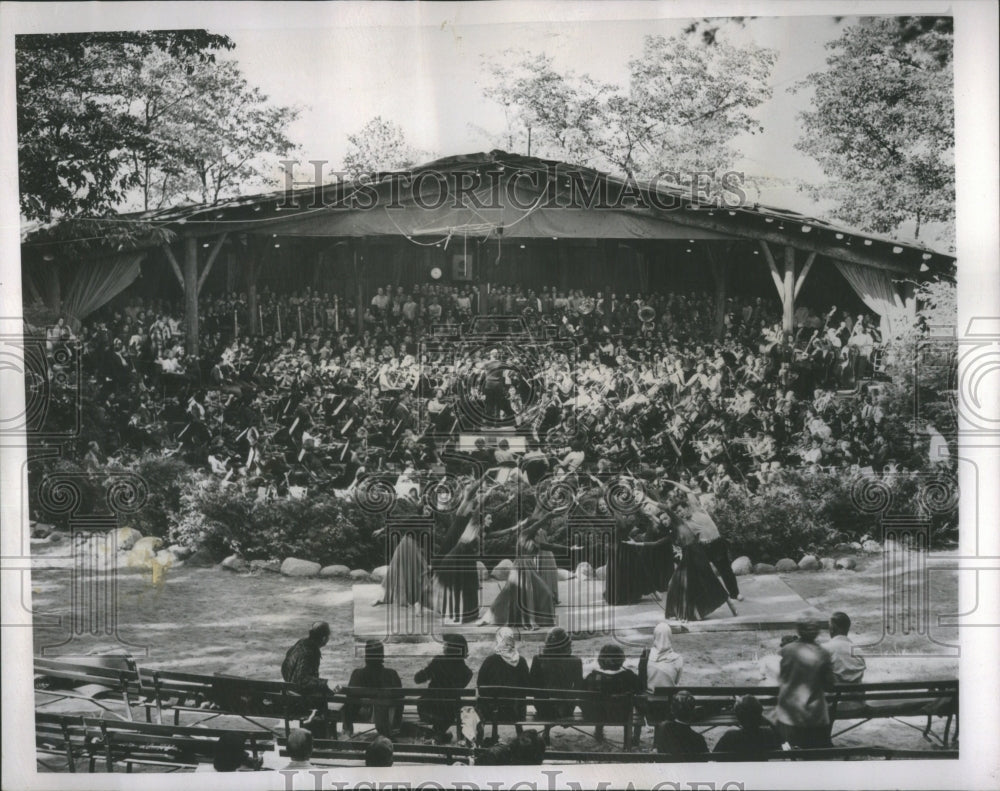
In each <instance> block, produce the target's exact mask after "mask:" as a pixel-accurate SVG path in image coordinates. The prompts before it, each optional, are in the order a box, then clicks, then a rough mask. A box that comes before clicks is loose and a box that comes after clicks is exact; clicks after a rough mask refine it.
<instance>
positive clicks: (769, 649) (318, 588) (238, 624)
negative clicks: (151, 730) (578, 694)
mask: <svg viewBox="0 0 1000 791" xmlns="http://www.w3.org/2000/svg"><path fill="white" fill-rule="evenodd" d="M947 557H948V553H938V554H934V555H931V556H930V557H929V565H930V566H933V565H934V564H933V562H932V561H934V560H946V559H947ZM782 579H784V580H785V581H786V582H787V583H788V585H789V586H791V587H792V588H793V589H794V590H795V591H796V592H797V593H799V594H800V595H801V596H802V597H803V598H804V599H805V600H806V601H808V602H809V603H810V604H812V605H814V606H816V607H817V608H819V609H820V610H821V611H824V612H832V611H834V610H843V611H845V612H847V613H848V614H849V615H850V616H851V618H852V620H853V621H854V627H853V628H852V634H851V637H852V639H853V640H854V642H855V643H856V644H866V645H874V646H875V648H874V649H873V650H874V651H875V652H876V654H877V655H875V656H868V657H867V659H866V661H867V663H868V670H867V673H866V675H865V680H866V681H891V680H916V679H939V678H956V677H957V673H958V657H957V655H955V654H957V651H955V650H954V649H953V648H952V647H950V646H949V644H950V643H957V629H955V628H954V627H952V628H944V627H938V626H937V625H936V623H937V618H938V616H939V615H944V614H949V613H955V612H960V611H961V608H960V607H959V601H958V584H957V575H956V574H955V572H954V571H948V570H932V571H931V572H930V573H929V574H928V576H927V580H928V586H929V590H928V592H927V601H929V602H930V612H928V613H926V616H927V620H928V622H929V623H930V627H929V630H928V629H927V628H924V629H922V631H918V630H916V629H910V630H909V633H907V634H904V633H902V631H901V630H900V629H896V633H895V634H893V635H883V631H884V630H883V621H884V614H885V613H886V611H887V607H886V605H885V604H884V596H885V594H884V580H883V571H882V559H881V557H879V556H876V557H861V558H858V569H857V570H856V571H817V572H796V573H792V574H787V575H782ZM70 580H71V575H70V573H69V572H68V571H67V570H59V569H42V570H37V569H36V570H35V571H34V572H33V573H32V589H31V598H32V609H33V612H34V613H35V621H36V626H35V629H34V643H35V650H36V653H43V652H44V654H45V655H46V656H49V655H70V654H73V655H78V654H85V653H88V652H96V651H100V650H101V649H114V648H116V647H118V648H120V647H121V645H120V643H125V644H127V645H126V647H127V648H128V649H129V650H130V652H131V653H132V654H133V655H134V656H135V657H136V659H137V661H138V662H139V664H140V665H148V666H152V667H170V668H173V669H176V670H188V671H190V672H199V673H213V672H225V673H231V674H238V675H246V676H250V677H256V678H271V679H273V678H279V677H280V670H279V668H280V665H281V660H282V659H283V657H284V654H285V651H286V650H287V648H288V647H289V646H291V645H292V643H294V642H295V641H296V640H297V639H298V638H300V637H302V636H304V635H305V632H306V630H307V629H308V627H309V624H310V623H311V622H312V621H315V620H326V621H329V622H330V625H331V627H332V630H333V634H332V637H331V639H330V643H329V644H328V645H327V646H326V648H325V649H324V651H323V663H322V667H321V672H322V673H323V675H325V676H326V677H327V678H329V679H330V680H331V683H343V682H345V681H346V680H347V677H348V675H349V673H350V670H351V668H353V667H355V666H357V665H358V664H360V660H359V658H358V656H359V654H358V647H357V645H356V643H355V640H354V637H353V635H352V620H353V616H352V607H353V597H352V589H351V586H350V584H349V583H348V582H345V581H339V580H325V579H291V578H285V577H282V576H280V575H277V574H273V573H269V572H258V573H254V574H236V573H232V572H229V571H225V570H221V569H218V568H215V569H203V568H190V567H182V568H176V569H170V570H168V572H167V574H166V575H165V576H164V578H163V579H161V580H159V581H158V582H159V584H158V585H154V584H153V581H152V579H151V577H150V576H149V575H148V574H144V573H139V572H129V573H125V574H120V575H119V576H118V580H117V589H118V590H117V593H118V596H117V598H118V602H119V606H118V612H117V624H118V626H117V629H118V638H119V641H120V643H117V642H116V641H115V639H114V637H113V636H112V635H107V634H105V635H100V636H94V635H89V634H88V635H84V636H76V637H74V639H69V638H70V628H69V618H68V616H69V614H70V612H71V604H70V601H71V590H70ZM650 606H651V607H652V606H656V605H654V604H653V603H652V602H650ZM46 616H48V617H46ZM52 616H55V618H53V617H52ZM43 622H44V623H43ZM789 631H791V629H788V630H782V631H743V632H712V633H687V634H678V635H675V637H674V646H675V648H676V649H677V650H678V651H679V652H680V653H681V654H682V655H683V656H684V660H685V665H684V671H683V675H682V678H681V681H682V683H687V684H692V685H711V684H719V685H733V684H759V683H765V682H764V678H763V676H762V670H761V660H762V659H763V658H764V657H766V656H769V655H773V654H775V653H776V651H777V649H778V644H779V640H780V638H781V635H782V634H784V633H786V632H789ZM880 636H882V639H881V640H880V639H879V638H880ZM606 641H607V638H604V637H595V638H592V639H586V640H584V639H577V640H575V641H574V645H573V648H574V653H576V654H578V655H580V656H581V657H583V659H584V662H585V663H586V662H588V660H589V661H592V660H594V659H595V658H596V655H597V652H598V650H599V649H600V647H601V645H602V644H603V643H605V642H606ZM540 645H541V644H540V643H538V642H532V643H525V644H523V645H522V653H523V654H524V655H525V656H526V657H527V658H528V660H529V662H530V658H531V657H532V656H533V655H534V654H535V652H536V651H537V650H538V648H539V647H540ZM437 651H438V647H437V646H436V645H435V644H431V643H425V644H399V643H396V644H390V645H389V646H388V648H387V654H388V659H387V664H388V665H389V666H390V667H394V668H395V669H397V670H398V671H399V673H400V676H401V677H402V679H403V683H404V684H412V680H413V674H414V673H415V672H416V671H417V670H419V669H420V667H422V666H423V664H425V663H426V662H427V661H428V659H429V657H430V656H432V655H433V654H434V653H436V652H437ZM491 651H492V643H491V641H488V640H486V641H481V642H473V643H470V656H469V659H468V664H469V666H470V667H471V668H473V669H474V670H475V669H476V668H478V666H479V665H480V663H481V662H482V660H483V658H484V657H485V656H486V655H487V654H489V653H490V652H491ZM638 653H639V651H638V649H630V650H629V654H630V662H634V661H635V659H636V658H637V656H638ZM771 683H773V682H771ZM49 710H53V709H52V708H51V707H50V709H49ZM908 722H910V723H911V724H912V725H919V726H920V727H921V728H922V726H923V723H922V721H920V720H917V719H911V720H908ZM850 724H851V723H839V724H838V725H837V727H835V728H834V735H835V738H834V743H835V744H836V745H838V746H849V745H861V744H868V745H878V746H884V747H892V748H898V749H927V750H933V749H935V747H934V745H933V744H932V743H931V742H929V741H927V740H925V739H924V738H923V737H922V736H921V734H920V733H919V732H918V731H917V730H914V729H912V728H909V727H906V725H904V724H902V723H901V722H897V721H893V720H883V721H875V722H869V723H867V724H865V725H862V726H861V727H858V728H854V729H853V730H851V731H850V732H849V733H845V734H844V735H842V736H837V735H836V734H837V732H838V731H839V730H840V729H841V728H844V727H848V726H849V725H850ZM936 728H937V729H938V730H941V729H942V728H943V725H940V724H939V725H936ZM721 733H722V731H721V729H715V730H713V731H709V732H707V733H706V734H705V736H706V739H707V740H708V742H709V745H710V746H711V745H712V744H713V743H714V741H715V740H716V739H718V737H719V736H720V735H721ZM607 737H608V739H607V741H606V742H605V743H604V744H597V743H595V742H594V740H593V739H592V738H591V737H590V736H589V735H586V734H583V733H581V732H577V731H574V730H559V729H557V730H555V731H554V732H553V734H552V745H553V749H565V750H574V749H581V750H602V749H615V748H616V747H617V748H618V749H620V739H621V733H620V731H617V729H613V728H609V729H608V733H607ZM615 742H618V744H617V745H616V744H615ZM640 749H651V737H650V732H649V730H647V731H646V734H645V738H644V739H643V741H642V744H641V748H640Z"/></svg>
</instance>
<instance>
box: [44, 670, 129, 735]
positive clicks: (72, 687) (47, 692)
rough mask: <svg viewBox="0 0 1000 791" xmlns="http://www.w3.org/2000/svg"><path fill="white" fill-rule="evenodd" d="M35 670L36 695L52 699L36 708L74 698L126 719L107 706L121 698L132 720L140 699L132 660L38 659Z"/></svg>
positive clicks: (119, 711)
mask: <svg viewBox="0 0 1000 791" xmlns="http://www.w3.org/2000/svg"><path fill="white" fill-rule="evenodd" d="M34 669H35V682H34V687H35V692H36V693H37V694H40V695H43V696H48V697H51V698H52V700H48V701H44V702H42V703H38V704H36V708H40V707H42V706H48V705H50V704H53V703H57V702H59V701H61V700H67V699H74V700H83V701H86V702H88V703H91V704H93V705H95V706H97V707H98V708H101V709H103V710H104V711H107V712H108V713H110V714H113V715H114V716H116V717H122V711H121V710H120V709H119V708H116V707H112V706H110V705H108V704H107V703H106V701H107V700H109V699H118V700H120V702H121V704H122V707H123V708H124V717H125V719H128V720H131V719H132V703H133V701H136V700H138V699H139V697H140V688H139V673H138V670H137V669H136V666H135V660H133V659H132V657H130V656H126V655H118V654H113V655H109V656H87V657H61V658H58V659H47V658H45V657H40V656H36V657H35V659H34Z"/></svg>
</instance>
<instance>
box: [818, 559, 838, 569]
mask: <svg viewBox="0 0 1000 791" xmlns="http://www.w3.org/2000/svg"><path fill="white" fill-rule="evenodd" d="M819 565H820V567H821V568H823V569H825V570H827V571H829V570H830V569H835V568H837V562H836V561H835V560H834V559H833V558H820V559H819Z"/></svg>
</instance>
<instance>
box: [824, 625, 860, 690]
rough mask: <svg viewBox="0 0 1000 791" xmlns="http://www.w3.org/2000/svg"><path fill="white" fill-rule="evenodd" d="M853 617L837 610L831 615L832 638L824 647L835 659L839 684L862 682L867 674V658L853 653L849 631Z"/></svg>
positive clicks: (835, 672)
mask: <svg viewBox="0 0 1000 791" xmlns="http://www.w3.org/2000/svg"><path fill="white" fill-rule="evenodd" d="M850 629H851V619H850V618H849V617H848V616H847V613H843V612H835V613H834V614H833V615H831V616H830V639H829V640H828V641H827V642H825V643H823V647H824V648H825V649H826V650H827V651H829V652H830V657H831V658H832V660H833V675H834V678H835V679H836V680H837V683H838V684H861V683H862V682H863V681H864V676H865V669H866V667H867V666H866V665H865V660H864V659H862V658H861V657H860V656H855V655H854V654H853V653H852V650H853V648H854V643H852V642H851V640H850V638H849V637H848V636H847V633H848V632H849V631H850Z"/></svg>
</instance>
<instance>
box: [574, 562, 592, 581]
mask: <svg viewBox="0 0 1000 791" xmlns="http://www.w3.org/2000/svg"><path fill="white" fill-rule="evenodd" d="M575 574H576V576H577V577H578V578H579V579H582V580H589V579H591V578H592V577H593V576H594V567H593V566H591V565H590V564H589V563H588V562H587V561H586V560H583V561H580V562H579V563H577V564H576V572H575Z"/></svg>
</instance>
